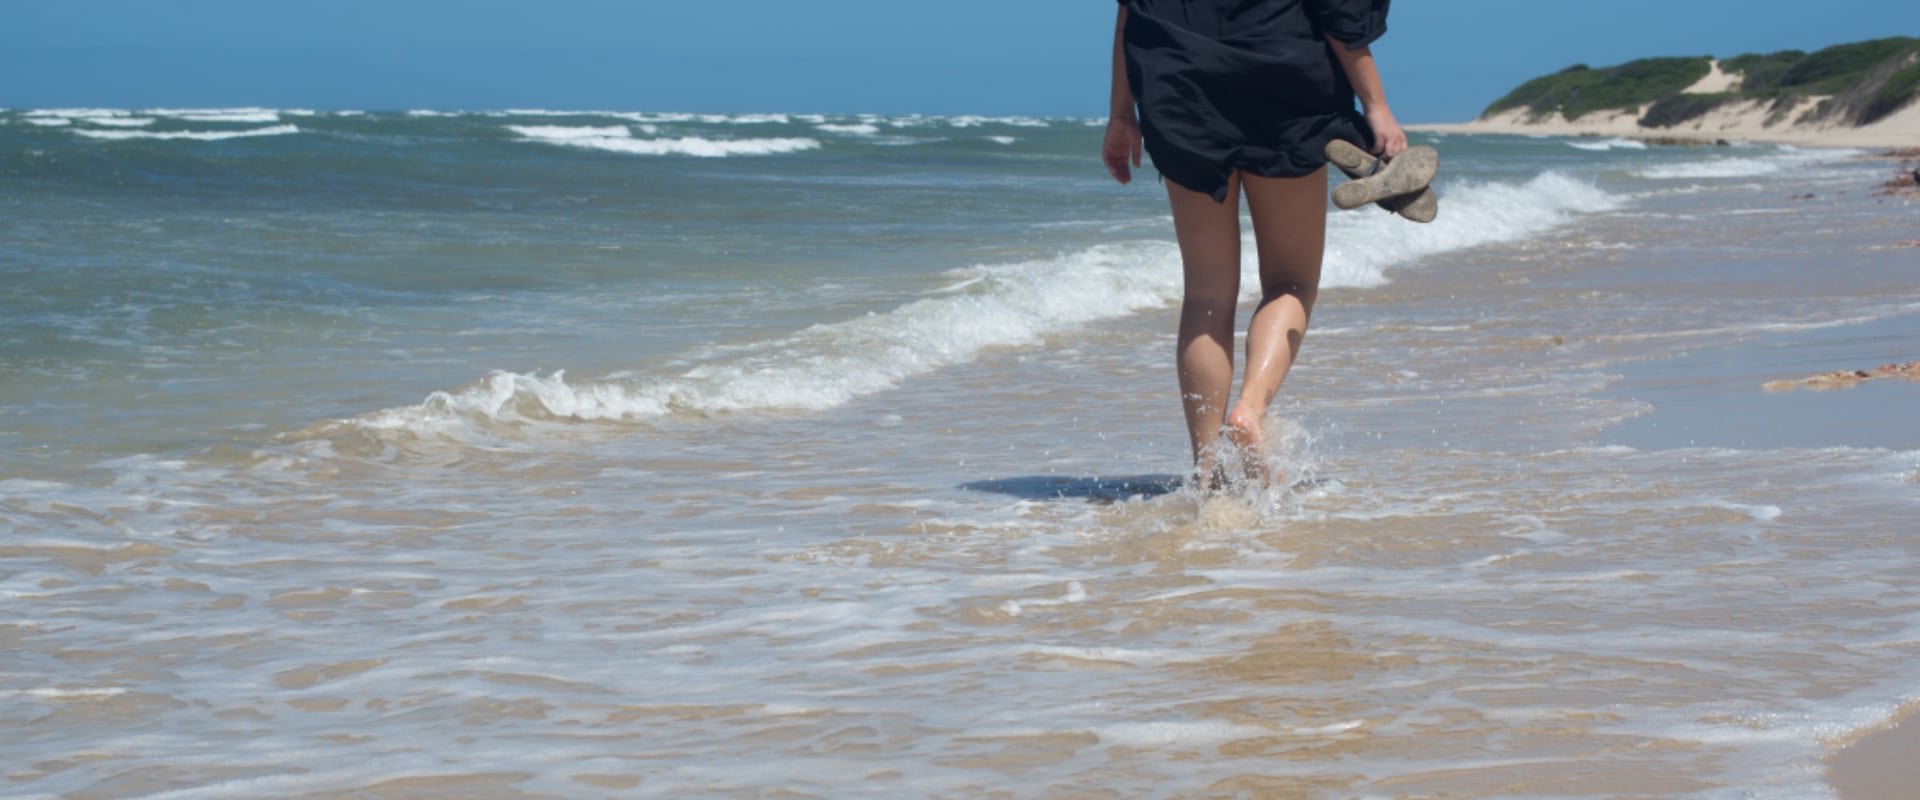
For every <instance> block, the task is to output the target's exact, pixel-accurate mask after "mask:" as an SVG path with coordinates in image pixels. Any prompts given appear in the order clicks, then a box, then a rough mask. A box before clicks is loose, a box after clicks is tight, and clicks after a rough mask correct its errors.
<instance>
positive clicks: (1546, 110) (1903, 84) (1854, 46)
mask: <svg viewBox="0 0 1920 800" xmlns="http://www.w3.org/2000/svg"><path fill="white" fill-rule="evenodd" d="M1712 67H1713V57H1712V56H1678V57H1666V58H1643V59H1640V60H1638V61H1629V62H1627V63H1625V64H1619V65H1616V66H1611V67H1598V68H1596V67H1589V66H1587V65H1585V64H1575V65H1573V66H1571V67H1568V68H1566V69H1563V70H1561V71H1559V72H1556V73H1553V74H1551V75H1544V76H1541V77H1538V78H1534V79H1533V80H1530V81H1527V82H1526V83H1523V84H1520V86H1519V87H1518V88H1516V89H1514V90H1513V91H1511V92H1508V93H1507V95H1506V96H1505V97H1502V98H1500V99H1499V100H1495V101H1494V102H1493V104H1492V105H1490V106H1487V110H1486V111H1484V112H1482V113H1481V116H1482V117H1487V116H1492V115H1494V114H1500V113H1504V112H1508V111H1513V110H1516V109H1524V110H1526V111H1527V112H1528V115H1529V116H1530V117H1532V118H1534V119H1545V118H1548V117H1551V116H1553V115H1555V114H1561V115H1564V116H1565V117H1566V118H1567V119H1569V120H1574V119H1579V118H1580V117H1581V116H1583V115H1586V114H1591V113H1593V112H1596V111H1622V110H1638V109H1640V108H1642V107H1643V106H1644V107H1645V108H1646V110H1645V111H1644V112H1643V113H1642V115H1641V117H1640V120H1639V122H1640V126H1641V127H1644V128H1668V127H1672V126H1674V125H1678V124H1681V123H1683V122H1687V121H1689V120H1693V119H1698V118H1699V117H1701V116H1703V115H1705V114H1706V113H1707V112H1709V111H1712V110H1714V109H1716V108H1719V107H1721V106H1723V105H1726V104H1728V103H1735V102H1752V101H1759V102H1763V103H1766V104H1767V108H1768V109H1769V110H1770V111H1771V116H1770V117H1769V118H1768V119H1767V123H1766V124H1768V125H1774V124H1778V123H1780V122H1783V121H1786V120H1787V118H1788V116H1789V115H1791V114H1792V113H1793V111H1794V109H1795V108H1798V107H1799V106H1800V105H1802V104H1803V103H1804V102H1805V101H1806V100H1808V99H1810V98H1822V99H1821V101H1820V102H1819V103H1817V104H1815V105H1814V106H1813V107H1812V108H1810V109H1807V110H1806V111H1804V112H1802V113H1801V114H1800V115H1799V116H1798V117H1796V118H1794V120H1793V121H1794V122H1795V123H1809V122H1834V123H1840V124H1850V125H1866V124H1870V123H1872V122H1874V121H1876V120H1879V119H1881V118H1883V117H1885V116H1887V115H1888V114H1891V113H1893V112H1895V111H1898V110H1900V109H1901V108H1903V107H1905V106H1906V105H1907V104H1908V103H1909V102H1913V101H1914V99H1915V97H1916V96H1920V39H1915V38H1912V37H1908V36H1894V37H1889V38H1886V39H1873V40H1870V41H1865V42H1854V43H1851V44H1840V45H1834V46H1832V47H1828V48H1826V49H1823V50H1819V51H1815V52H1812V53H1807V52H1803V51H1800V50H1783V51H1780V52H1778V53H1765V54H1761V53H1748V54H1745V55H1739V56H1734V57H1732V58H1727V59H1723V60H1721V61H1720V69H1721V70H1722V71H1723V72H1726V73H1728V74H1730V75H1732V76H1733V78H1734V80H1733V83H1732V85H1731V86H1730V87H1728V89H1727V90H1726V91H1721V92H1712V93H1700V94H1688V93H1686V89H1687V88H1688V87H1690V86H1693V85H1694V84H1695V83H1698V82H1699V81H1700V79H1702V78H1705V77H1707V75H1708V74H1709V73H1711V71H1712Z"/></svg>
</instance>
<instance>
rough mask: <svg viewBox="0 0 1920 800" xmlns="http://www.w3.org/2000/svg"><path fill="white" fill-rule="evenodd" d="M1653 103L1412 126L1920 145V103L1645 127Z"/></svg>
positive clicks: (1764, 110) (1722, 81)
mask: <svg viewBox="0 0 1920 800" xmlns="http://www.w3.org/2000/svg"><path fill="white" fill-rule="evenodd" d="M1730 80H1731V79H1730V78H1729V77H1728V76H1727V75H1726V74H1725V73H1723V72H1721V71H1720V68H1719V63H1718V62H1715V64H1714V65H1713V72H1712V73H1710V74H1709V75H1708V76H1707V77H1706V78H1704V79H1702V81H1701V83H1700V84H1696V85H1695V86H1693V87H1689V91H1690V92H1711V91H1723V90H1724V89H1725V88H1726V87H1727V86H1728V85H1730ZM1822 99H1824V98H1809V99H1807V100H1803V101H1801V104H1800V105H1799V106H1797V107H1795V108H1794V109H1793V110H1791V111H1790V112H1788V113H1786V114H1784V115H1779V116H1778V117H1777V119H1781V120H1793V119H1795V118H1797V117H1799V115H1800V114H1801V113H1803V112H1805V111H1806V110H1807V109H1809V108H1812V107H1813V106H1814V105H1815V104H1817V103H1818V102H1819V101H1820V100H1822ZM1646 111H1647V107H1646V106H1642V107H1640V108H1636V109H1630V110H1622V111H1614V112H1594V113H1591V114H1583V115H1581V116H1580V117H1579V118H1578V119H1573V120H1569V119H1567V118H1566V117H1565V116H1563V115H1561V114H1559V113H1555V114H1553V115H1552V116H1550V117H1546V118H1543V119H1538V120H1535V119H1530V117H1531V116H1532V112H1531V111H1529V110H1527V109H1516V110H1513V111H1507V112H1503V113H1500V114H1495V115H1492V116H1489V117H1483V118H1481V119H1477V120H1474V121H1472V122H1462V123H1446V124H1428V125H1409V126H1407V128H1408V130H1414V131H1425V132H1428V133H1507V134H1520V135H1535V136H1618V137H1622V138H1628V139H1648V140H1662V139H1671V140H1678V141H1681V142H1699V143H1706V144H1711V143H1714V142H1716V141H1719V140H1723V139H1724V140H1727V141H1747V142H1771V143H1777V144H1791V145H1798V146H1801V147H1916V146H1920V103H1913V104H1911V105H1908V106H1907V107H1906V108H1904V109H1901V110H1900V111H1897V112H1894V113H1893V114H1891V115H1889V116H1887V117H1886V118H1885V119H1882V120H1880V121H1879V122H1876V123H1874V124H1872V125H1863V126H1860V127H1852V126H1842V125H1829V124H1816V125H1795V124H1792V123H1791V122H1789V121H1780V122H1776V123H1775V124H1773V125H1768V124H1767V120H1768V119H1769V118H1774V117H1775V115H1774V114H1773V113H1772V112H1771V110H1770V104H1769V103H1768V102H1767V101H1764V100H1752V101H1746V102H1739V103H1729V104H1727V105H1725V106H1722V107H1720V108H1717V109H1714V110H1713V111H1710V112H1708V113H1707V114H1705V115H1704V116H1702V117H1700V118H1699V119H1694V120H1690V121H1688V122H1684V123H1681V124H1679V125H1675V126H1673V127H1670V128H1642V127H1640V125H1639V119H1640V118H1641V117H1642V116H1643V115H1645V114H1646Z"/></svg>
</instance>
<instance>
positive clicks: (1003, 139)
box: [987, 136, 1020, 144]
mask: <svg viewBox="0 0 1920 800" xmlns="http://www.w3.org/2000/svg"><path fill="white" fill-rule="evenodd" d="M987 141H989V142H993V143H994V144H1013V143H1014V142H1017V141H1020V140H1019V139H1015V138H1013V137H1012V136H989V137H987Z"/></svg>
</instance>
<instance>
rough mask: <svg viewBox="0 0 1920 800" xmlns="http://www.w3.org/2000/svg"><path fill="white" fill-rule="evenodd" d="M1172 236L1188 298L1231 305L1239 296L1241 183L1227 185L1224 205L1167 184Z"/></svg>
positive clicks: (1235, 178)
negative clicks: (1223, 299)
mask: <svg viewBox="0 0 1920 800" xmlns="http://www.w3.org/2000/svg"><path fill="white" fill-rule="evenodd" d="M1165 183H1166V185H1167V199H1168V201H1169V203H1170V204H1171V205H1172V207H1173V234H1174V236H1175V238H1177V239H1179V241H1180V263H1181V266H1182V269H1183V271H1184V273H1185V275H1186V293H1187V296H1188V297H1189V298H1206V299H1211V300H1218V299H1220V298H1222V297H1224V298H1225V302H1227V303H1232V302H1234V301H1235V299H1236V298H1237V297H1238V295H1239V292H1240V179H1239V176H1237V175H1236V176H1234V177H1233V178H1232V179H1230V180H1229V181H1228V183H1227V199H1226V202H1221V203H1216V202H1214V201H1213V198H1212V197H1210V196H1208V195H1205V194H1202V193H1200V192H1196V191H1194V190H1192V189H1188V188H1186V187H1184V186H1181V185H1180V184H1177V183H1174V182H1173V181H1166V182H1165Z"/></svg>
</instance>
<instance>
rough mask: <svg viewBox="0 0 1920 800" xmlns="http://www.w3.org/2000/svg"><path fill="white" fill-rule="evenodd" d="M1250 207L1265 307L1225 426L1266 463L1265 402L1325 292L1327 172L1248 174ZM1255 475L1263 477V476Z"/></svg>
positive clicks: (1250, 331)
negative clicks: (1280, 175)
mask: <svg viewBox="0 0 1920 800" xmlns="http://www.w3.org/2000/svg"><path fill="white" fill-rule="evenodd" d="M1243 183H1244V184H1245V186H1246V192H1247V211H1248V213H1249V214H1250V215H1251V216H1252V218H1253V236H1254V241H1255V243H1256V247H1257V248H1258V250H1259V257H1260V306H1259V307H1258V308H1256V309H1255V310H1254V312H1253V320H1252V321H1251V322H1250V323H1248V325H1247V374H1246V379H1245V382H1244V383H1243V384H1241V387H1240V399H1239V401H1238V402H1236V403H1234V406H1233V410H1232V411H1230V412H1229V413H1228V414H1227V418H1226V430H1227V435H1228V436H1229V437H1231V438H1232V439H1233V441H1234V443H1235V444H1237V445H1239V446H1241V447H1242V448H1246V449H1247V450H1248V455H1249V457H1250V458H1249V461H1248V463H1249V464H1250V465H1253V466H1254V467H1256V468H1258V467H1260V466H1261V465H1264V463H1265V462H1264V461H1263V460H1262V459H1261V458H1259V454H1260V453H1261V452H1262V451H1263V449H1264V447H1265V444H1266V443H1265V437H1264V434H1263V432H1262V425H1263V423H1264V421H1265V419H1266V415H1267V406H1268V405H1270V404H1272V403H1273V397H1274V395H1275V394H1278V393H1279V391H1280V383H1281V381H1284V380H1286V378H1287V371H1288V370H1289V369H1292V368H1293V360H1294V358H1295V357H1296V356H1298V355H1299V354H1300V342H1301V340H1303V339H1305V338H1306V335H1307V319H1308V318H1309V317H1310V316H1311V315H1312V314H1313V301H1314V299H1315V298H1316V297H1317V296H1318V294H1319V292H1320V261H1321V257H1322V256H1323V255H1324V254H1325V251H1326V241H1327V171H1326V169H1325V168H1324V167H1323V168H1321V169H1320V170H1318V171H1316V172H1314V173H1313V174H1311V175H1305V176H1302V177H1299V178H1262V177H1259V176H1255V175H1247V176H1245V180H1244V181H1243ZM1256 477H1260V478H1263V479H1264V478H1266V477H1267V476H1265V475H1259V476H1256Z"/></svg>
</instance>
